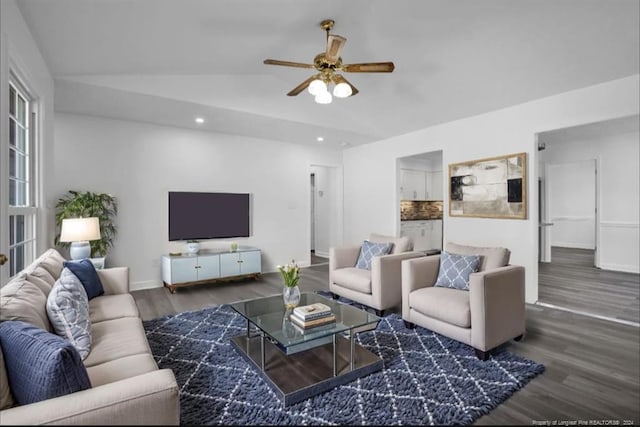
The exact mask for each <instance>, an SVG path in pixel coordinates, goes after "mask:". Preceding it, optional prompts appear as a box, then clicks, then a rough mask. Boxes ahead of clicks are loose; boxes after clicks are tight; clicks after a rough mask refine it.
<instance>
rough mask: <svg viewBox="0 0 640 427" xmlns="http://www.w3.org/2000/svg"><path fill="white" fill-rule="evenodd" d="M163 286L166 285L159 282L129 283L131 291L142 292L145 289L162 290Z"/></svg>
mask: <svg viewBox="0 0 640 427" xmlns="http://www.w3.org/2000/svg"><path fill="white" fill-rule="evenodd" d="M163 286H164V284H163V283H162V282H158V281H157V280H145V281H142V282H133V283H129V290H130V291H141V290H143V289H153V288H161V287H163Z"/></svg>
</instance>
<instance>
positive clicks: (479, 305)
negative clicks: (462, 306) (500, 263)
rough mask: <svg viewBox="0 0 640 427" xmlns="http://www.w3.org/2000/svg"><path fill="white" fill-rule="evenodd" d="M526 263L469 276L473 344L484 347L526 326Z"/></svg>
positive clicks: (518, 332) (502, 341)
mask: <svg viewBox="0 0 640 427" xmlns="http://www.w3.org/2000/svg"><path fill="white" fill-rule="evenodd" d="M524 278H525V272H524V267H521V266H518V265H508V266H506V267H500V268H494V269H491V270H487V271H481V272H478V273H472V274H471V275H470V276H469V304H470V308H471V345H472V346H473V347H474V348H477V349H479V350H482V351H487V350H491V349H493V348H495V347H497V346H498V345H500V344H502V343H504V342H506V341H508V340H510V339H511V338H515V337H517V336H518V335H522V334H523V333H524V329H525V311H526V310H525V299H524V288H525V284H524V280H525V279H524Z"/></svg>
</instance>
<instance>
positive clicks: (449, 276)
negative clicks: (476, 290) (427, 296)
mask: <svg viewBox="0 0 640 427" xmlns="http://www.w3.org/2000/svg"><path fill="white" fill-rule="evenodd" d="M479 263H480V255H457V254H451V253H449V252H446V251H445V252H442V254H440V269H439V270H438V279H437V280H436V284H435V285H434V286H436V287H444V288H454V289H460V290H462V291H468V290H469V275H470V274H471V273H475V272H476V271H478V265H479Z"/></svg>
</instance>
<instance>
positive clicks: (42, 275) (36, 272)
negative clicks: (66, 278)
mask: <svg viewBox="0 0 640 427" xmlns="http://www.w3.org/2000/svg"><path fill="white" fill-rule="evenodd" d="M26 273H27V275H28V276H29V277H36V278H38V279H40V280H43V281H45V282H46V283H48V284H49V286H50V287H52V288H53V285H55V284H56V279H57V277H53V276H52V275H51V273H49V271H48V270H47V269H46V268H44V267H40V266H39V265H38V266H36V267H34V268H31V269H29V270H28V271H27V272H26Z"/></svg>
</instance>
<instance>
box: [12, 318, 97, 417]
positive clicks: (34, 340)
mask: <svg viewBox="0 0 640 427" xmlns="http://www.w3.org/2000/svg"><path fill="white" fill-rule="evenodd" d="M0 344H1V345H2V353H3V355H4V363H5V366H6V368H7V377H8V378H9V384H10V386H11V393H12V394H13V397H14V399H15V400H16V402H17V403H18V404H20V405H27V404H29V403H34V402H39V401H41V400H47V399H52V398H54V397H58V396H63V395H66V394H69V393H75V392H76V391H81V390H85V389H88V388H91V382H90V381H89V375H87V369H86V368H85V367H84V364H83V363H82V360H80V355H79V354H78V351H77V350H76V348H75V347H74V346H73V345H72V344H71V343H70V342H69V341H67V340H65V339H64V338H62V337H59V336H58V335H54V334H52V333H50V332H47V331H45V330H44V329H40V328H38V327H37V326H33V325H31V324H30V323H26V322H22V321H19V320H7V321H4V322H2V323H0Z"/></svg>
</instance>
